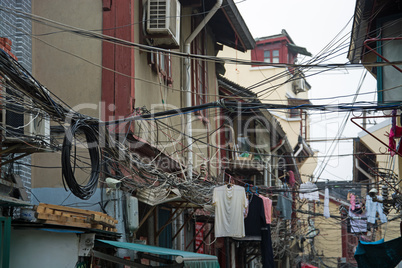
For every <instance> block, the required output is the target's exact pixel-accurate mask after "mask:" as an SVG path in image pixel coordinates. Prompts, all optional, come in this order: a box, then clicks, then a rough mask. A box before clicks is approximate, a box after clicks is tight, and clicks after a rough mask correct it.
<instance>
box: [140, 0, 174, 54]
mask: <svg viewBox="0 0 402 268" xmlns="http://www.w3.org/2000/svg"><path fill="white" fill-rule="evenodd" d="M146 24H147V28H146V29H147V34H148V35H149V36H148V37H149V39H152V45H154V46H157V47H165V48H177V47H178V46H179V45H180V2H179V1H178V0H148V4H147V23H146Z"/></svg>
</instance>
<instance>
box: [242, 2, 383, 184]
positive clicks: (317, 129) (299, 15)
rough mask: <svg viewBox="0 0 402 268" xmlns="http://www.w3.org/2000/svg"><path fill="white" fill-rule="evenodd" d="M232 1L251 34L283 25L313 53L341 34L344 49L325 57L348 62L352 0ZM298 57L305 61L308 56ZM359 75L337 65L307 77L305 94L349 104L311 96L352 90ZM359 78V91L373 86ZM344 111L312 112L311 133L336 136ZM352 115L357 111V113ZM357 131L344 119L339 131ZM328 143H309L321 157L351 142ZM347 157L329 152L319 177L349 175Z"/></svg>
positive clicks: (348, 146) (273, 30)
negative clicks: (341, 129) (328, 158)
mask: <svg viewBox="0 0 402 268" xmlns="http://www.w3.org/2000/svg"><path fill="white" fill-rule="evenodd" d="M236 3H237V7H238V9H239V11H240V12H241V14H242V16H243V19H244V20H245V22H246V24H247V26H248V28H249V30H250V32H251V34H252V35H253V37H254V38H257V37H264V36H269V35H274V34H279V33H281V30H282V29H285V30H286V31H287V32H288V34H289V35H290V37H291V38H292V40H293V41H294V43H295V44H296V45H298V46H301V47H305V48H307V50H308V51H309V52H311V53H312V54H313V56H315V55H318V54H319V53H321V52H322V50H323V49H324V48H325V47H326V46H327V45H328V44H330V43H331V41H332V40H333V39H334V38H336V40H340V39H342V37H344V38H343V39H342V40H344V41H345V40H346V43H345V42H344V43H343V47H344V48H343V49H342V50H341V51H342V52H344V53H340V52H337V54H339V55H338V56H337V57H336V58H333V59H330V60H328V61H326V62H327V63H346V62H348V60H347V54H346V53H347V50H348V47H349V45H348V44H349V41H350V31H351V28H352V20H351V18H352V17H353V14H354V8H355V3H356V1H355V0H336V1H333V0H325V1H323V0H281V1H268V0H245V1H241V0H237V1H236ZM345 27H346V28H345ZM337 36H338V37H337ZM338 45H341V43H339V44H338ZM303 60H309V58H305V59H303ZM309 74H313V73H311V72H308V73H307V75H309ZM362 74H363V69H354V70H345V69H343V70H342V69H339V70H336V71H330V72H327V73H322V74H318V75H312V76H309V77H308V78H307V81H308V82H309V83H310V85H311V86H312V89H311V91H310V92H309V96H310V98H311V99H312V102H313V104H333V103H351V102H352V101H353V97H347V98H331V99H326V100H316V99H317V98H325V97H335V96H344V95H349V94H354V93H356V90H357V88H358V86H359V81H360V80H361V77H362ZM364 81H365V82H364V83H363V85H362V87H361V89H360V93H366V92H373V91H375V90H376V83H375V80H374V78H373V77H372V76H371V75H370V74H368V75H367V76H366V79H365V80H364ZM363 100H365V101H374V100H376V97H375V94H374V93H372V94H365V95H361V96H359V97H358V98H357V101H363ZM345 115H346V113H330V114H321V115H320V114H314V115H312V116H311V123H313V125H312V133H311V137H312V138H331V137H335V136H336V134H337V131H338V129H339V128H340V126H341V125H342V121H343V120H344V117H345ZM351 116H359V114H354V115H351ZM360 131H361V130H360V129H359V128H358V127H356V126H354V125H353V124H352V123H351V122H350V119H349V120H347V125H346V128H345V130H344V132H343V134H342V136H343V137H352V136H357V135H358V133H359V132H360ZM330 144H331V143H330V142H327V143H322V142H320V143H318V142H314V143H311V147H312V148H313V149H317V150H319V152H320V153H319V156H320V158H319V159H320V160H323V158H322V156H323V155H326V154H329V153H331V152H332V154H335V155H338V154H350V153H352V148H353V147H352V144H353V143H352V142H351V141H349V142H346V141H342V142H339V143H338V146H336V148H335V149H334V151H332V149H331V147H330ZM352 162H353V161H352V157H351V156H348V157H332V158H331V161H330V162H328V164H327V165H326V168H325V170H324V172H323V173H322V174H321V176H320V177H321V178H322V179H330V180H351V179H352ZM319 165H320V164H319Z"/></svg>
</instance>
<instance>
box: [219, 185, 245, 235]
mask: <svg viewBox="0 0 402 268" xmlns="http://www.w3.org/2000/svg"><path fill="white" fill-rule="evenodd" d="M246 199H247V198H246V192H245V190H244V188H243V187H241V186H238V185H231V186H230V187H228V186H226V185H224V186H219V187H216V188H215V189H214V192H213V197H212V202H213V205H214V206H215V237H244V236H245V229H244V209H245V208H246V206H247V200H246Z"/></svg>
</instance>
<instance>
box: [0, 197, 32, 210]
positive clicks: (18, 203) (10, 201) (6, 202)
mask: <svg viewBox="0 0 402 268" xmlns="http://www.w3.org/2000/svg"><path fill="white" fill-rule="evenodd" d="M31 205H32V204H31V203H29V202H27V201H23V200H21V199H17V198H14V197H11V196H6V195H1V194H0V206H7V207H8V206H10V207H26V206H31Z"/></svg>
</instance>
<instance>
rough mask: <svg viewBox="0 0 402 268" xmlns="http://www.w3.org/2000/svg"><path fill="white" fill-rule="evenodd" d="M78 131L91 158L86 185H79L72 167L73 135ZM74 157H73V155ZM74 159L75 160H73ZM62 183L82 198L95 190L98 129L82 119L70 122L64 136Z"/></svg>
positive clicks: (98, 158) (98, 159) (97, 172)
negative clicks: (81, 134)
mask: <svg viewBox="0 0 402 268" xmlns="http://www.w3.org/2000/svg"><path fill="white" fill-rule="evenodd" d="M79 133H83V134H84V135H85V138H86V142H87V144H88V148H87V149H88V152H89V156H90V160H91V173H90V176H89V180H88V182H87V184H86V185H81V184H79V183H78V182H77V179H76V177H75V174H74V173H75V168H73V167H72V165H71V162H72V155H71V153H72V149H73V143H74V148H75V150H74V151H75V152H76V150H77V148H76V147H77V146H76V143H75V142H74V141H75V136H76V135H78V134H79ZM74 159H75V157H74ZM74 161H75V160H74ZM61 163H62V174H63V185H64V188H65V189H66V190H67V188H66V184H67V186H68V187H69V189H70V190H71V192H72V193H73V194H74V195H75V196H77V197H79V198H81V199H83V200H86V199H89V198H90V197H91V196H92V195H93V194H94V192H95V190H96V187H97V185H98V179H99V173H100V149H99V142H98V131H97V129H96V127H94V126H93V125H88V124H86V123H85V122H84V120H78V121H76V122H74V123H72V124H71V125H70V127H69V129H68V130H67V131H66V135H65V136H64V141H63V148H62V154H61Z"/></svg>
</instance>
